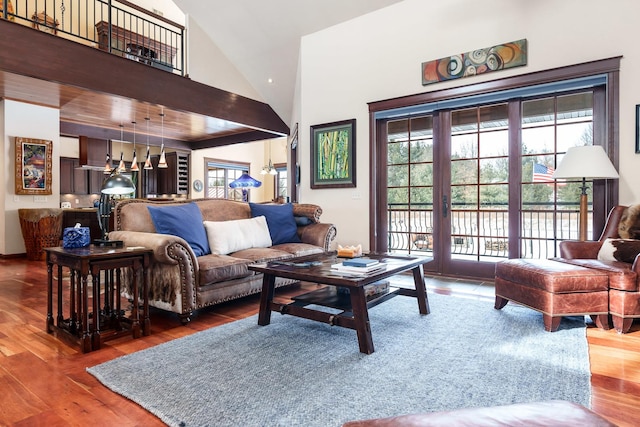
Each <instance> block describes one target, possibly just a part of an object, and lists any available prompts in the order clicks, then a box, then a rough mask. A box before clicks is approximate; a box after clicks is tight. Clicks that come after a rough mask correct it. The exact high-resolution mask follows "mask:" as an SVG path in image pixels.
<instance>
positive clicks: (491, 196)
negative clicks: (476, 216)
mask: <svg viewBox="0 0 640 427" xmlns="http://www.w3.org/2000/svg"><path fill="white" fill-rule="evenodd" d="M508 205H509V185H507V184H497V185H482V186H480V206H481V208H482V209H504V210H506V209H507V207H508Z"/></svg>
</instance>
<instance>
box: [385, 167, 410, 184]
mask: <svg viewBox="0 0 640 427" xmlns="http://www.w3.org/2000/svg"><path fill="white" fill-rule="evenodd" d="M408 170H409V167H408V166H407V165H406V164H405V165H397V166H387V186H388V187H401V186H407V185H409V176H408Z"/></svg>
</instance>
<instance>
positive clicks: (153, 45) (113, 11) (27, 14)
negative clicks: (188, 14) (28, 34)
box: [0, 0, 185, 75]
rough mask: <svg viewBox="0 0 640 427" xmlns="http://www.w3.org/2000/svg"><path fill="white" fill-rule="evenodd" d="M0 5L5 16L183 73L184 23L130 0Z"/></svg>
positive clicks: (1, 0)
mask: <svg viewBox="0 0 640 427" xmlns="http://www.w3.org/2000/svg"><path fill="white" fill-rule="evenodd" d="M115 3H117V4H118V5H117V6H116V5H115ZM0 7H1V8H2V11H1V13H0V16H2V18H3V19H6V20H9V21H13V22H15V23H18V24H22V25H27V26H30V27H32V28H34V29H37V30H40V31H46V32H49V33H51V34H55V35H57V36H59V37H63V38H66V39H68V40H72V41H75V42H78V43H82V44H85V45H89V46H94V47H97V48H99V49H102V50H104V51H106V52H109V53H112V54H115V55H118V56H122V57H125V58H127V59H130V60H133V61H137V62H141V63H144V64H147V65H149V66H152V67H157V68H160V69H163V70H165V71H169V72H172V73H176V74H180V75H184V73H185V69H184V52H185V47H184V40H185V37H184V26H182V25H180V24H177V23H175V22H172V21H170V20H168V19H166V18H164V17H162V16H159V15H156V14H154V13H152V12H149V11H146V10H144V9H143V8H141V7H139V6H137V5H134V4H132V3H129V2H128V1H124V0H120V1H116V0H0Z"/></svg>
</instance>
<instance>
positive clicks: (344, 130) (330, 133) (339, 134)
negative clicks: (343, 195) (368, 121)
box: [311, 119, 356, 188]
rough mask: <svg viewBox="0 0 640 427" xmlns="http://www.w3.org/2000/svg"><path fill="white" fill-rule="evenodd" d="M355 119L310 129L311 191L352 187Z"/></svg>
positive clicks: (354, 155) (354, 174)
mask: <svg viewBox="0 0 640 427" xmlns="http://www.w3.org/2000/svg"><path fill="white" fill-rule="evenodd" d="M355 158H356V119H351V120H343V121H340V122H333V123H325V124H321V125H315V126H311V188H348V187H355V186H356V161H355Z"/></svg>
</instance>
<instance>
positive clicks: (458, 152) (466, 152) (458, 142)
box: [451, 133, 478, 159]
mask: <svg viewBox="0 0 640 427" xmlns="http://www.w3.org/2000/svg"><path fill="white" fill-rule="evenodd" d="M477 142H478V136H477V134H475V133H474V134H471V135H457V136H452V137H451V158H452V159H473V158H476V157H478V143H477Z"/></svg>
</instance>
